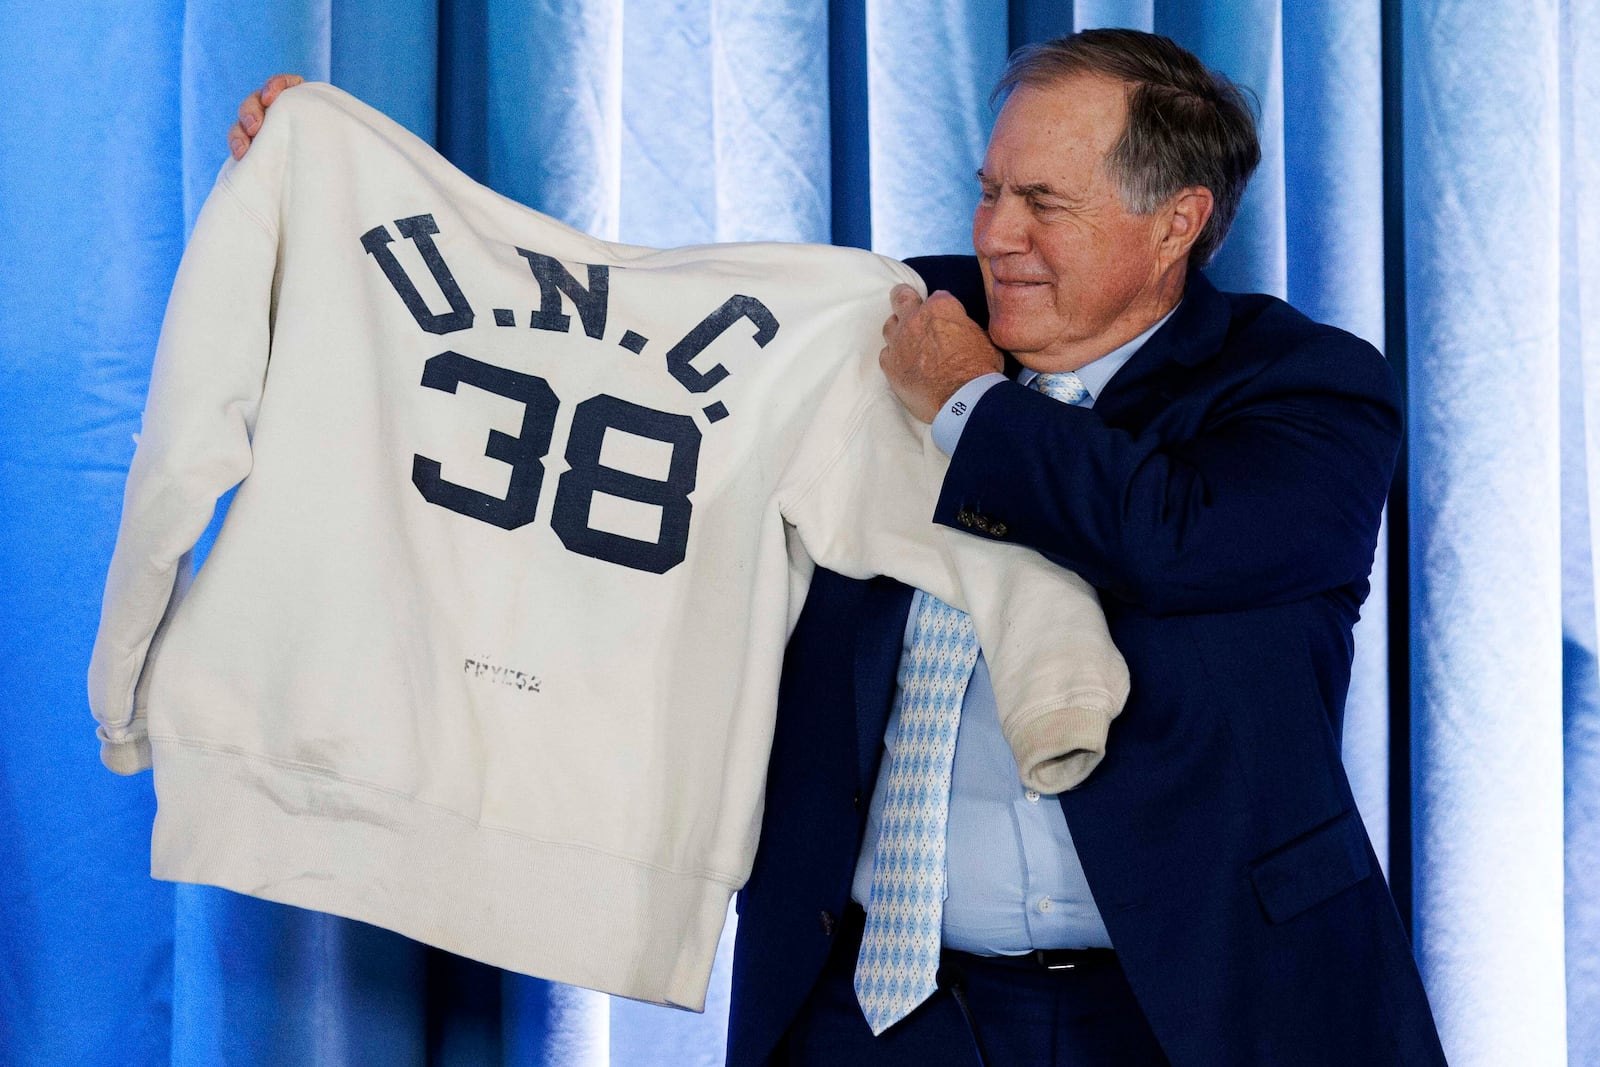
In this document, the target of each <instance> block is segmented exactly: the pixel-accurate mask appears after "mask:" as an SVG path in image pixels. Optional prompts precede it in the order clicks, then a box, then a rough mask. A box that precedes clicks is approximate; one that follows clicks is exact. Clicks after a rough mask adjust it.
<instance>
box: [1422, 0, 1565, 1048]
mask: <svg viewBox="0 0 1600 1067" xmlns="http://www.w3.org/2000/svg"><path fill="white" fill-rule="evenodd" d="M1559 21H1560V20H1559V7H1558V5H1557V4H1556V3H1554V2H1543V3H1532V4H1530V3H1520V2H1519V3H1511V2H1505V0H1494V2H1487V3H1465V2H1461V0H1434V2H1431V3H1419V4H1417V5H1415V8H1414V9H1408V11H1407V18H1406V21H1405V30H1404V33H1405V41H1404V46H1405V93H1406V98H1405V152H1406V175H1405V179H1406V201H1405V212H1406V251H1407V266H1408V277H1407V285H1406V307H1407V320H1408V338H1407V351H1408V354H1409V356H1408V370H1409V375H1410V386H1411V391H1410V398H1409V408H1410V412H1409V414H1410V424H1411V429H1410V432H1411V470H1410V480H1411V532H1412V546H1411V548H1412V561H1411V565H1412V571H1411V576H1412V580H1411V595H1412V603H1413V611H1414V615H1413V632H1412V649H1413V656H1414V658H1413V667H1412V670H1413V673H1412V699H1413V708H1414V712H1415V719H1414V721H1413V734H1412V736H1413V758H1414V797H1415V835H1416V838H1415V840H1416V864H1415V886H1416V917H1415V942H1416V946H1415V947H1416V951H1417V955H1418V959H1419V960H1420V962H1421V964H1422V969H1423V977H1424V980H1425V981H1426V982H1427V984H1428V988H1429V992H1430V995H1431V996H1432V998H1433V1003H1434V1006H1435V1011H1436V1013H1437V1015H1438V1017H1439V1020H1440V1027H1441V1032H1442V1035H1443V1037H1444V1043H1445V1051H1446V1053H1447V1054H1448V1055H1450V1057H1451V1062H1452V1063H1457V1064H1464V1065H1471V1064H1484V1065H1489V1064H1503V1063H1563V1062H1565V1061H1566V1051H1567V1050H1566V1040H1565V1024H1566V982H1565V973H1564V969H1563V956H1564V945H1563V941H1564V929H1563V904H1562V896H1563V869H1562V856H1563V852H1562V845H1563V842H1562V824H1563V813H1562V803H1563V788H1562V783H1563V773H1562V771H1563V768H1562V714H1561V708H1562V703H1561V695H1562V694H1561V545H1560V507H1561V449H1560V434H1559V417H1558V413H1559V392H1558V385H1559V359H1558V353H1559V351H1560V329H1559V325H1560V284H1559V268H1560V243H1559V242H1560V227H1559V220H1560V217H1561V212H1560V204H1561V196H1560V185H1561V171H1562V166H1561V143H1560V131H1559V125H1558V115H1559V106H1558V103H1559V86H1558V73H1559V70H1560V62H1559V40H1560V27H1559ZM1507 42H1515V46H1514V47H1507Z"/></svg>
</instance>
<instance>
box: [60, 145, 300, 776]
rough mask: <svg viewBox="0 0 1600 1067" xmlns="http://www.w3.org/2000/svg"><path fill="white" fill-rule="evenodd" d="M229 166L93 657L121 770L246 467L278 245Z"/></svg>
mask: <svg viewBox="0 0 1600 1067" xmlns="http://www.w3.org/2000/svg"><path fill="white" fill-rule="evenodd" d="M258 147H259V146H258ZM272 154H273V151H272V146H270V145H269V146H267V150H266V151H262V152H261V156H262V157H263V158H261V159H259V160H257V159H255V152H252V153H251V157H252V158H251V159H250V160H249V161H247V162H251V163H255V164H256V165H257V168H256V169H257V170H259V169H261V168H263V167H265V166H266V165H267V164H268V160H267V159H266V158H265V157H267V156H269V155H272ZM235 169H236V168H234V167H233V166H232V165H231V164H230V165H229V166H228V167H226V168H224V171H223V174H222V176H221V177H220V178H219V179H218V182H217V185H216V187H215V188H214V189H213V191H212V193H211V195H210V197H209V198H208V199H207V200H206V202H205V205H204V207H203V208H202V209H201V212H200V217H199V219H198V221H197V222H196V224H195V229H194V233H193V234H192V235H191V237H190V240H189V245H188V248H187V249H186V250H185V252H184V255H183V260H182V262H181V263H180V265H179V267H178V275H177V279H176V281H175V282H174V285H173V290H172V296H171V298H170V300H169V301H168V304H167V313H166V318H165V319H164V321H163V323H162V327H161V340H160V343H159V345H158V346H157V350H156V358H155V366H154V368H153V370H152V373H151V381H150V392H149V396H148V399H147V401H146V404H145V410H144V420H143V427H142V430H141V433H140V435H139V439H138V446H137V448H136V449H135V451H134V456H133V462H132V464H131V466H130V467H129V470H128V481H127V487H126V489H125V492H124V495H123V504H122V519H121V524H120V527H119V529H118V532H117V542H116V547H115V549H114V550H113V552H112V557H111V566H110V571H109V573H108V574H107V577H106V588H105V596H104V600H103V602H102V606H101V613H100V627H99V631H98V633H97V634H96V637H95V644H94V651H93V653H92V655H91V657H90V662H89V706H90V710H91V711H92V712H93V714H94V717H95V719H96V720H98V722H99V728H98V730H97V733H98V735H99V737H100V741H101V748H100V759H101V761H102V762H103V763H104V764H105V765H106V766H107V767H109V768H110V769H111V770H113V771H116V772H117V773H119V774H133V773H135V772H137V771H140V770H144V769H145V768H148V767H149V766H150V746H149V741H148V739H147V736H146V728H145V718H144V713H143V709H142V708H138V707H136V706H135V705H136V698H135V693H136V690H137V688H138V683H139V679H140V675H141V673H142V671H143V669H144V664H145V661H146V658H147V655H148V652H149V649H150V646H151V642H152V639H153V638H155V636H156V633H157V630H158V628H159V627H160V625H161V623H162V620H163V618H164V616H165V615H166V614H167V612H168V611H169V608H170V607H172V606H173V605H174V604H175V596H177V595H181V582H180V576H181V575H182V574H183V573H184V572H185V571H186V569H187V566H188V555H189V552H190V550H191V549H192V548H193V547H194V545H195V543H196V541H198V540H199V538H200V535H201V534H202V533H203V532H204V531H205V528H206V525H207V524H208V523H209V522H210V520H211V516H212V513H213V511H214V510H215V507H216V502H217V499H218V498H219V497H220V496H222V494H223V493H225V492H227V491H228V490H229V489H230V488H232V487H233V486H234V485H236V484H238V483H239V481H241V480H242V479H243V478H244V476H245V475H246V474H248V473H249V471H250V465H251V452H250V435H251V432H252V430H253V428H254V425H255V418H256V411H257V408H258V406H259V403H260V399H261V391H262V383H263V378H264V376H265V373H266V366H267V350H268V343H269V337H270V326H269V318H270V304H271V298H272V282H273V270H274V265H275V260H276V249H277V241H276V237H275V235H274V234H273V232H272V230H271V228H270V224H269V223H268V222H267V221H266V216H265V214H264V213H263V212H262V211H260V210H255V209H252V208H251V207H248V206H247V205H246V204H245V202H244V201H243V200H242V199H241V198H240V195H239V194H238V193H237V192H236V191H235V189H234V188H233V187H232V185H231V184H230V182H229V174H230V172H231V171H233V170H235Z"/></svg>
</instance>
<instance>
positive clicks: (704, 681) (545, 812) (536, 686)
mask: <svg viewBox="0 0 1600 1067" xmlns="http://www.w3.org/2000/svg"><path fill="white" fill-rule="evenodd" d="M897 282H907V283H909V284H912V285H918V286H919V288H920V285H919V283H918V280H917V278H916V276H915V274H914V273H913V272H912V271H910V270H909V269H907V268H906V267H905V266H904V265H902V264H899V263H896V262H893V261H891V260H887V259H884V258H881V257H878V256H875V255H871V254H869V253H865V252H859V251H855V250H849V249H839V248H827V247H815V246H801V245H773V244H754V245H731V246H716V247H703V248H684V249H677V250H674V251H666V252H662V251H654V250H651V249H645V248H635V247H628V246H624V245H618V244H611V243H607V242H603V241H598V240H595V239H593V238H590V237H586V236H584V235H583V234H580V233H578V232H576V231H574V230H571V229H569V228H567V227H565V226H562V225H560V224H559V223H556V222H554V221H553V220H551V219H548V218H545V217H543V216H541V215H539V214H537V213H535V212H533V211H530V210H528V209H527V208H525V207H522V206H520V205H518V204H516V203H513V202H512V201H509V200H506V199H504V198H503V197H500V196H498V195H497V194H495V193H493V192H491V191H490V190H488V189H486V188H484V187H482V186H480V185H477V184H476V183H474V182H473V181H471V180H470V179H469V178H467V177H466V176H465V175H463V174H461V173H460V172H458V171H456V170H455V169H454V168H452V167H451V166H450V165H449V164H448V163H447V162H446V161H445V160H443V159H442V158H440V157H439V156H438V155H436V154H435V153H434V152H433V151H432V150H431V149H430V148H429V147H428V146H426V145H425V144H423V143H422V142H421V141H419V140H417V139H416V138H415V137H413V136H412V135H411V134H409V133H407V132H406V131H405V130H404V129H402V128H401V127H400V126H398V125H397V124H395V123H394V122H391V121H390V120H388V119H387V118H385V117H384V116H382V115H380V114H379V113H377V112H376V111H373V110H372V109H370V108H368V107H366V106H365V105H363V104H361V103H360V102H358V101H356V100H355V99H353V98H351V97H349V96H347V95H346V94H344V93H342V92H340V91H338V90H336V89H333V88H331V87H329V86H323V85H307V86H304V87H302V88H298V89H293V90H291V91H289V92H288V93H286V94H285V95H284V96H283V98H282V99H281V100H280V101H279V102H278V103H276V104H275V105H274V106H273V108H272V110H271V113H270V116H269V118H268V120H267V122H266V124H265V126H264V127H263V129H262V131H261V133H260V135H259V136H258V137H257V138H256V141H255V144H254V146H253V147H252V148H251V151H250V154H249V156H248V157H247V158H246V159H245V161H244V162H242V163H239V164H232V163H230V164H228V165H226V166H225V167H224V168H223V170H222V173H221V175H220V176H219V178H218V180H217V186H216V188H215V190H214V191H213V192H212V194H211V196H210V198H209V199H208V200H207V201H206V204H205V207H204V209H203V211H202V213H201V216H200V219H199V222H198V223H197V225H196V227H195V231H194V234H193V237H192V238H191V241H190V244H189V248H188V250H187V252H186V253H185V255H184V258H183V263H182V265H181V267H180V269H179V273H178V278H177V282H176V284H175V286H174V289H173V293H172V298H171V302H170V304H169V306H168V309H167V317H166V321H165V324H164V326H163V329H162V335H161V342H160V347H159V349H158V352H157V357H156V366H155V370H154V375H153V378H152V382H151V387H150V395H149V401H148V404H147V406H146V409H145V417H144V427H143V433H142V435H141V438H140V441H139V445H138V448H137V450H136V453H135V456H134V459H133V464H132V467H131V469H130V471H129V474H128V485H127V494H126V498H125V501H124V507H123V515H122V525H121V529H120V532H119V535H118V539H117V546H116V551H115V554H114V556H113V558H112V562H111V569H110V574H109V577H108V579H107V584H106V594H105V602H104V607H103V612H102V616H101V622H100V631H99V635H98V637H97V640H96V643H95V649H94V655H93V659H92V662H91V665H90V675H89V688H90V703H91V706H92V709H93V711H94V714H95V717H96V718H97V719H98V720H99V721H100V724H101V726H100V730H99V734H100V737H101V739H102V752H101V755H102V759H103V760H104V761H105V763H106V765H107V766H108V767H110V768H111V769H112V770H115V771H118V772H119V773H124V774H127V773H133V772H135V771H137V770H141V769H143V768H145V767H148V766H151V765H152V764H153V766H154V772H155V785H156V793H157V798H158V802H159V804H158V812H157V815H156V821H155V830H154V838H153V843H152V860H151V866H152V873H153V874H154V876H155V877H158V878H164V879H172V880H176V881H185V882H200V883H206V884H211V885H218V886H224V887H227V888H229V889H233V890H237V891H239V892H243V893H249V894H251V895H253V896H257V897H262V898H266V899H270V900H277V901H282V902H285V903H289V904H294V905H298V906H301V907H307V908H313V909H317V910H320V911H325V912H331V913H334V914H339V915H346V916H350V917H352V918H356V919H361V920H364V921H366V922H370V923H375V924H377V925H379V926H384V927H387V928H390V929H393V930H397V931H399V932H401V933H403V934H406V935H408V936H410V937H413V938H416V939H418V940H421V941H425V942H427V943H429V944H433V945H437V946H439V947H441V948H444V949H447V950H449V951H452V952H456V953H460V954H462V955H466V956H471V957H474V958H476V959H480V960H483V961H485V962H488V963H491V964H494V965H497V966H501V967H506V968H510V969H513V970H517V971H522V972H525V973H529V974H535V975H539V976H541V977H545V978H550V979H555V980H558V981H563V982H570V983H574V984H577V985H583V986H589V987H592V988H595V989H600V990H605V991H607V992H611V993H618V994H621V995H625V996H629V997H635V998H639V999H642V1000H649V1001H656V1002H661V1003H669V1004H676V1005H680V1006H685V1007H691V1008H695V1009H699V1008H700V1007H701V1006H702V1005H703V1002H704V996H705V989H706V982H707V980H708V978H709V975H710V969H711V961H712V956H713V954H714V952H715V948H716V943H717V937H718V933H719V932H720V930H721V928H722V923H723V917H724V914H725V912H726V909H727V903H728V898H729V896H730V894H731V893H732V892H733V891H734V890H736V889H737V888H738V887H739V886H740V885H742V884H743V883H744V880H745V878H746V877H747V875H748V873H749V869H750V862H751V858H752V856H753V854H754V850H755V845H756V835H757V830H758V828H759V826H760V821H761V803H762V788H763V783H764V781H765V771H766V760H767V753H768V748H769V746H770V742H771V736H772V725H773V711H774V706H775V702H776V693H777V684H778V675H779V670H780V668H781V665H782V657H783V646H784V642H785V639H786V636H787V633H788V630H789V628H790V627H791V626H792V625H793V621H794V618H795V616H796V615H797V614H798V611H799V607H800V604H801V601H802V599H803V597H804V593H805V588H806V584H807V582H808V580H809V577H810V574H811V568H812V567H813V565H814V563H820V564H822V565H824V566H827V567H830V568H833V569H835V570H838V571H841V572H843V573H846V574H850V575H853V576H858V577H864V576H867V575H870V574H880V573H881V574H888V575H892V576H894V577H896V578H898V579H901V580H903V581H906V582H908V583H911V584H914V585H917V586H919V587H921V588H923V589H926V590H928V591H930V592H932V593H934V594H935V595H937V596H940V597H942V598H944V599H946V600H949V601H950V602H952V603H954V604H957V605H958V606H962V607H964V608H967V609H968V610H970V611H972V613H973V615H974V620H975V624H976V626H977V629H978V634H979V638H980V641H981V642H982V644H983V646H984V648H985V651H986V654H987V655H988V658H989V660H990V662H991V668H992V671H993V675H994V685H995V691H996V695H997V697H998V698H999V703H1000V707H1001V709H1002V721H1003V726H1004V729H1005V731H1006V735H1007V737H1008V738H1009V739H1010V740H1011V741H1012V743H1013V746H1014V747H1015V748H1016V750H1017V753H1018V757H1019V765H1021V766H1022V767H1023V768H1024V771H1025V777H1029V778H1030V780H1032V781H1035V782H1037V783H1038V784H1040V785H1042V786H1044V787H1045V788H1056V789H1059V788H1062V787H1063V786H1067V785H1071V784H1075V783H1076V782H1077V781H1078V780H1080V779H1081V778H1082V777H1083V776H1084V775H1085V774H1087V773H1088V772H1089V770H1090V769H1092V767H1093V765H1094V763H1095V762H1096V761H1097V760H1098V759H1099V755H1100V753H1101V752H1102V751H1103V746H1104V738H1105V731H1106V727H1107V724H1108V723H1109V721H1110V719H1111V717H1112V716H1113V715H1115V714H1116V713H1117V711H1119V710H1120V708H1121V706H1122V702H1123V700H1124V699H1125V697H1126V695H1127V685H1128V682H1127V673H1126V668H1125V667H1124V665H1123V663H1122V660H1121V658H1120V656H1118V655H1117V653H1116V650H1115V649H1114V648H1113V647H1112V645H1111V642H1110V639H1109V636H1108V635H1107V633H1106V629H1105V625H1104V620H1103V618H1102V617H1101V614H1100V611H1099V607H1098V604H1097V602H1096V601H1095V599H1094V594H1093V591H1092V590H1091V589H1089V587H1088V586H1087V585H1085V584H1084V583H1083V582H1081V581H1079V580H1078V579H1076V578H1075V577H1074V576H1073V575H1071V574H1069V573H1067V572H1065V571H1062V570H1061V569H1060V568H1058V567H1055V566H1053V565H1051V564H1049V563H1047V562H1045V561H1044V560H1043V559H1041V558H1040V557H1038V556H1037V555H1035V554H1033V553H1031V552H1028V551H1026V550H1023V549H1019V548H1015V547H1011V546H1001V545H993V544H987V543H982V542H979V541H978V540H976V539H974V538H970V537H962V536H960V535H957V534H954V533H951V532H949V531H944V530H941V529H939V528H938V527H935V526H934V525H933V524H932V523H931V522H930V521H929V517H930V516H931V514H932V511H933V502H934V499H935V495H936V492H937V489H938V485H939V480H940V478H941V477H942V474H943V469H944V459H943V457H942V456H941V455H940V454H939V453H938V450H937V449H936V448H934V447H933V446H932V445H931V443H930V442H929V440H928V437H927V434H926V432H925V429H924V428H923V427H922V426H921V425H920V424H918V423H916V422H915V421H914V420H912V419H911V418H910V417H909V416H908V415H907V414H906V413H905V412H904V410H903V409H902V408H901V407H900V405H899V404H898V403H897V402H896V401H895V400H894V398H893V396H892V394H891V393H890V392H889V390H888V388H887V386H886V384H885V383H884V381H883V378H882V375H881V373H880V372H879V371H878V369H877V358H876V354H877V350H878V348H879V347H880V345H881V339H880V337H879V327H880V325H881V323H882V321H883V319H884V318H885V317H886V316H887V313H888V310H889V304H888V292H889V289H890V287H891V286H892V285H894V284H895V283H897ZM235 485H238V492H237V494H236V495H235V497H234V500H233V502H232V505H231V507H230V509H229V512H228V515H227V519H226V521H225V523H224V525H223V528H222V531H221V533H220V534H219V536H218V538H217V540H216V543H215V546H214V548H213V549H212V551H211V553H210V555H209V557H208V558H207V560H206V563H205V566H204V567H203V568H202V569H201V571H200V573H199V575H198V577H197V578H196V579H195V581H194V583H193V585H192V587H190V588H187V589H186V588H184V586H185V585H186V583H184V582H180V581H179V578H180V575H181V574H183V573H184V571H185V570H186V557H187V554H188V553H189V551H190V550H191V549H192V548H193V546H194V545H195V543H196V541H197V539H198V538H199V537H200V535H201V533H202V532H203V530H204V529H205V527H206V525H207V522H208V521H209V519H210V517H211V515H212V513H213V509H214V506H215V503H216V501H217V499H218V498H219V497H220V496H221V495H222V494H224V493H225V492H226V491H227V490H228V489H230V488H231V487H233V486H235Z"/></svg>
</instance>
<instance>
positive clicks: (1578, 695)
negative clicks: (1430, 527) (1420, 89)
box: [1560, 0, 1600, 1064]
mask: <svg viewBox="0 0 1600 1067" xmlns="http://www.w3.org/2000/svg"><path fill="white" fill-rule="evenodd" d="M1560 10H1561V65H1560V82H1561V196H1562V199H1561V211H1562V230H1561V327H1560V328H1561V415H1560V420H1561V457H1562V482H1561V494H1562V508H1561V510H1562V525H1561V539H1562V624H1563V641H1562V657H1563V658H1562V675H1563V690H1564V711H1565V716H1564V717H1565V723H1564V730H1563V740H1564V744H1565V750H1566V751H1565V755H1566V759H1565V768H1564V770H1565V782H1566V796H1565V802H1566V807H1565V812H1564V814H1565V819H1566V826H1565V829H1566V872H1565V873H1566V893H1565V903H1566V952H1567V1057H1568V1061H1569V1062H1570V1063H1574V1064H1579V1063H1600V669H1597V655H1600V639H1597V637H1596V630H1597V625H1596V610H1597V607H1600V604H1597V598H1596V595H1595V567H1596V561H1600V521H1597V520H1596V518H1595V516H1594V515H1593V512H1592V510H1591V508H1592V507H1594V506H1595V505H1597V504H1600V209H1597V208H1596V198H1597V197H1600V10H1596V8H1595V5H1594V4H1592V3H1588V2H1587V0H1564V2H1563V3H1562V4H1561V9H1560Z"/></svg>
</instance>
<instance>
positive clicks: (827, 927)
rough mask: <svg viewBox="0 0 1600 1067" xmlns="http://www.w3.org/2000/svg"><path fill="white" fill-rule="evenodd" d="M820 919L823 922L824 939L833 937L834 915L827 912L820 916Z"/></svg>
mask: <svg viewBox="0 0 1600 1067" xmlns="http://www.w3.org/2000/svg"><path fill="white" fill-rule="evenodd" d="M819 918H820V919H821V921H822V936H823V937H832V936H833V915H832V914H831V913H829V912H826V911H825V912H823V913H822V914H821V916H819Z"/></svg>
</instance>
